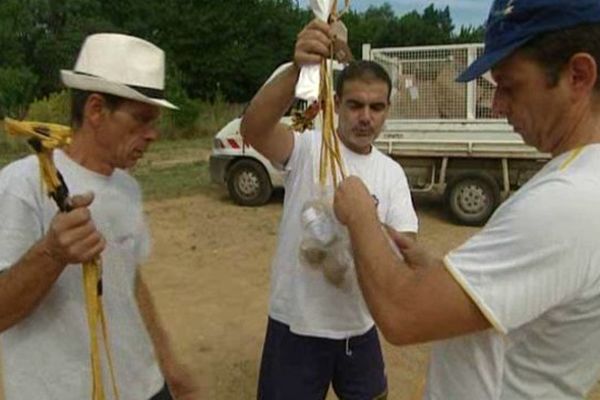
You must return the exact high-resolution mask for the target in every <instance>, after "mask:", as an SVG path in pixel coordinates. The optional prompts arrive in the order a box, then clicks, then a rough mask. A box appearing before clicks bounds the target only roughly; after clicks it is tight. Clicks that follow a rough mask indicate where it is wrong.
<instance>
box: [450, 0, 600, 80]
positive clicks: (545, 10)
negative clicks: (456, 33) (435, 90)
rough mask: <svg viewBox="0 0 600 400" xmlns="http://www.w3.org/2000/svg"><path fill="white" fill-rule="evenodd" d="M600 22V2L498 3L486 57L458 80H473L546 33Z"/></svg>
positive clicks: (487, 32)
mask: <svg viewBox="0 0 600 400" xmlns="http://www.w3.org/2000/svg"><path fill="white" fill-rule="evenodd" d="M595 22H600V0H495V1H494V3H493V4H492V8H491V10H490V14H489V16H488V20H487V22H486V29H485V47H484V50H483V54H482V55H481V56H480V57H479V58H478V59H477V60H475V62H473V63H472V64H471V65H470V66H469V67H468V68H467V69H466V70H465V71H464V72H463V73H462V74H460V75H459V76H458V78H456V80H457V81H458V82H468V81H471V80H473V79H475V78H477V77H479V76H481V75H483V74H485V73H486V72H487V71H489V70H490V69H492V67H494V66H495V65H496V64H497V63H499V62H500V61H502V60H503V59H505V58H506V57H508V56H509V55H511V54H512V53H513V52H514V51H515V50H517V49H518V48H519V47H521V46H523V45H524V44H525V43H527V42H528V41H530V40H531V39H533V38H535V37H536V36H537V35H539V34H541V33H545V32H552V31H558V30H561V29H565V28H570V27H573V26H576V25H582V24H590V23H595Z"/></svg>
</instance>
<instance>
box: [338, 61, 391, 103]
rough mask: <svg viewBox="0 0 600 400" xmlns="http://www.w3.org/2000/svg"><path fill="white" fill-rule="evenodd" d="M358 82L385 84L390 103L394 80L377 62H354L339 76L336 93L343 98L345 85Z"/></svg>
mask: <svg viewBox="0 0 600 400" xmlns="http://www.w3.org/2000/svg"><path fill="white" fill-rule="evenodd" d="M356 80H363V81H366V80H376V81H381V82H384V83H385V84H386V85H387V88H388V95H387V99H388V102H389V101H390V96H391V94H392V80H391V79H390V76H389V75H388V73H387V72H386V70H385V69H384V68H383V67H382V66H381V65H379V64H377V63H376V62H375V61H370V60H357V61H352V62H351V63H350V64H348V66H347V67H346V68H344V69H343V70H342V72H341V73H340V74H339V75H338V77H337V79H336V82H335V92H336V94H337V95H338V96H339V97H341V96H342V94H343V93H344V84H345V83H346V82H348V81H356Z"/></svg>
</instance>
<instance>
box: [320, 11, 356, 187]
mask: <svg viewBox="0 0 600 400" xmlns="http://www.w3.org/2000/svg"><path fill="white" fill-rule="evenodd" d="M349 7H350V0H345V8H344V10H343V11H342V12H341V13H340V14H338V13H337V0H334V1H333V4H332V7H331V13H330V17H329V20H330V21H335V20H337V19H339V17H340V16H341V15H342V14H343V13H345V12H346V11H347V10H348V8H349ZM329 60H331V62H330V61H329ZM333 61H334V56H333V44H331V45H330V48H329V59H323V60H321V84H320V89H319V103H320V104H321V111H322V116H323V118H322V120H323V127H322V129H323V137H322V142H321V157H320V162H319V183H320V184H321V186H325V185H326V184H327V176H328V175H329V176H331V181H332V183H333V187H334V188H335V187H337V185H338V181H341V180H343V179H344V178H345V177H346V175H347V174H346V169H345V167H344V162H343V159H342V153H341V151H340V143H339V139H338V136H337V134H336V132H335V121H334V101H333V72H332V71H331V66H332V64H333Z"/></svg>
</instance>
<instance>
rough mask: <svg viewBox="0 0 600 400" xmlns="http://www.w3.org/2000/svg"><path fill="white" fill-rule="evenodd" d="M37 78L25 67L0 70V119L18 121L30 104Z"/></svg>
mask: <svg viewBox="0 0 600 400" xmlns="http://www.w3.org/2000/svg"><path fill="white" fill-rule="evenodd" d="M37 80H38V79H37V76H36V75H35V74H33V73H32V72H31V71H30V70H29V69H27V68H26V67H7V68H0V118H3V117H5V116H10V117H13V118H17V119H20V118H21V117H22V116H23V115H24V114H25V110H27V106H28V105H29V103H30V102H31V100H32V99H33V96H34V92H35V86H36V84H37Z"/></svg>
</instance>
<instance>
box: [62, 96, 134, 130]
mask: <svg viewBox="0 0 600 400" xmlns="http://www.w3.org/2000/svg"><path fill="white" fill-rule="evenodd" d="M94 93H97V94H99V95H100V96H102V97H104V100H105V101H106V106H107V107H108V109H109V110H111V111H114V110H116V109H117V108H118V107H119V106H120V105H121V104H122V103H123V102H124V101H125V99H124V98H122V97H119V96H115V95H112V94H107V93H99V92H90V91H87V90H81V89H71V126H72V127H73V128H80V127H81V125H82V124H83V110H84V108H85V103H86V102H87V99H88V97H90V96H91V95H92V94H94Z"/></svg>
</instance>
